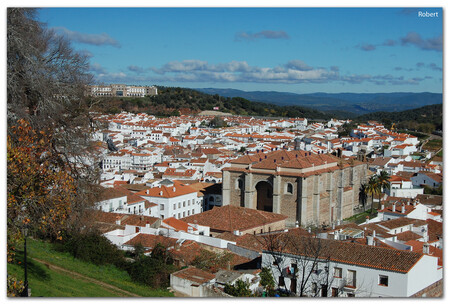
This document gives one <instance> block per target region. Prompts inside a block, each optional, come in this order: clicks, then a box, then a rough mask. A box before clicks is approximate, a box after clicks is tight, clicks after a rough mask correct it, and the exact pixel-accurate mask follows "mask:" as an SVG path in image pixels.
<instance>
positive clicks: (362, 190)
mask: <svg viewBox="0 0 450 304" xmlns="http://www.w3.org/2000/svg"><path fill="white" fill-rule="evenodd" d="M359 202H360V203H361V205H363V207H364V210H365V207H366V203H367V184H366V183H364V184H361V186H360V187H359Z"/></svg>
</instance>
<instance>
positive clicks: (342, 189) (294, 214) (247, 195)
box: [224, 164, 367, 227]
mask: <svg viewBox="0 0 450 304" xmlns="http://www.w3.org/2000/svg"><path fill="white" fill-rule="evenodd" d="M366 172H367V164H360V165H357V166H354V167H347V168H344V169H342V170H334V171H331V172H325V173H321V174H316V175H310V176H308V177H295V176H285V175H283V173H282V172H281V174H280V176H276V175H271V174H263V173H241V172H233V171H229V176H230V178H229V186H228V189H230V191H229V192H230V194H229V197H230V201H229V203H230V204H231V205H233V206H243V207H247V208H252V209H256V208H257V204H256V202H257V192H256V190H255V186H256V185H257V184H258V182H260V181H266V182H268V183H269V184H270V185H272V187H273V194H274V199H273V203H274V204H273V212H276V213H280V214H283V215H286V216H288V218H287V219H286V226H287V227H293V226H294V225H295V223H296V221H297V220H298V219H299V218H300V214H301V219H300V221H299V222H300V224H301V225H302V226H309V225H322V224H326V225H331V223H332V222H333V221H336V220H342V219H344V218H347V217H350V216H352V215H353V214H354V209H355V208H356V207H357V206H358V205H359V187H360V185H361V183H364V182H365V177H366ZM238 178H240V179H241V180H242V182H243V185H242V190H241V189H238V187H237V185H238V182H237V180H238ZM224 182H225V179H224ZM288 184H291V185H292V193H289V192H288V188H287V187H288ZM277 185H278V187H279V188H277ZM226 187H227V186H225V185H224V189H226Z"/></svg>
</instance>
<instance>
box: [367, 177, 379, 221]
mask: <svg viewBox="0 0 450 304" xmlns="http://www.w3.org/2000/svg"><path fill="white" fill-rule="evenodd" d="M366 192H367V195H370V196H371V197H372V202H371V207H370V208H371V209H372V214H373V213H374V204H373V198H374V196H375V195H379V194H380V187H379V185H378V178H377V176H376V175H373V176H372V177H371V178H370V179H369V182H368V183H367V188H366Z"/></svg>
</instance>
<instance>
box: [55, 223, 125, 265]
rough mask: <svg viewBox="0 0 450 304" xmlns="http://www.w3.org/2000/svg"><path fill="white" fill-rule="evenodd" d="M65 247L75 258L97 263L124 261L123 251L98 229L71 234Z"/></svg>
mask: <svg viewBox="0 0 450 304" xmlns="http://www.w3.org/2000/svg"><path fill="white" fill-rule="evenodd" d="M63 248H64V250H65V251H67V252H69V253H70V254H72V255H73V256H74V257H75V258H78V259H81V260H84V261H87V262H92V263H94V264H96V265H105V264H113V265H121V264H122V263H123V252H122V251H121V250H119V249H118V248H117V247H116V246H115V245H114V244H112V243H111V242H110V241H109V240H108V239H107V238H105V237H104V236H102V235H100V234H99V233H98V232H96V231H91V232H86V233H78V234H74V235H71V236H69V237H68V239H67V240H66V242H65V243H64V244H63Z"/></svg>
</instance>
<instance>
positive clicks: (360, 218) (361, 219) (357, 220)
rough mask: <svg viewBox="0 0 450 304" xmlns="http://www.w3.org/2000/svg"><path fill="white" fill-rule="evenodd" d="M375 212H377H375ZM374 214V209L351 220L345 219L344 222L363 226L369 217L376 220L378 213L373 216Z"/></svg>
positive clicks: (352, 217) (350, 218)
mask: <svg viewBox="0 0 450 304" xmlns="http://www.w3.org/2000/svg"><path fill="white" fill-rule="evenodd" d="M374 212H375V211H374ZM371 213H372V209H369V210H367V211H364V212H362V213H359V214H355V215H353V216H351V217H349V218H346V219H344V222H353V223H355V224H362V223H364V222H365V221H366V217H367V216H369V218H370V219H372V218H374V217H375V216H377V213H376V212H375V214H371Z"/></svg>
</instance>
